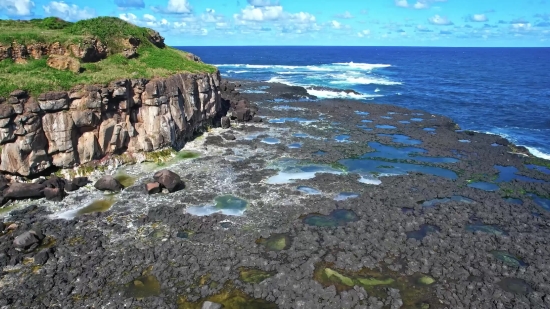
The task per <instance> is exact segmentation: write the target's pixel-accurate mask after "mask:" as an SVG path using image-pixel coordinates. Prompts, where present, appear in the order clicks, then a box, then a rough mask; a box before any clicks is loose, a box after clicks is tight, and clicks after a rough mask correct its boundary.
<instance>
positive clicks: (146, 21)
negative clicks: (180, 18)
mask: <svg viewBox="0 0 550 309" xmlns="http://www.w3.org/2000/svg"><path fill="white" fill-rule="evenodd" d="M118 17H119V18H120V19H122V20H125V21H127V22H129V23H132V24H134V25H137V26H142V27H149V28H157V29H163V30H165V29H166V28H167V27H168V26H171V25H172V26H173V27H176V23H173V24H171V23H170V22H169V21H167V20H166V19H164V18H163V19H161V20H160V21H159V20H157V18H156V17H155V16H153V15H151V14H143V17H142V18H139V17H137V16H136V15H135V14H132V13H123V14H120V15H118Z"/></svg>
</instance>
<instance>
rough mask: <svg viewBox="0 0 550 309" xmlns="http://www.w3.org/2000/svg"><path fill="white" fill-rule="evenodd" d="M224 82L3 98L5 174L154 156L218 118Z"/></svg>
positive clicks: (0, 121)
mask: <svg viewBox="0 0 550 309" xmlns="http://www.w3.org/2000/svg"><path fill="white" fill-rule="evenodd" d="M221 112H222V108H221V95H220V75H219V73H214V74H177V75H173V76H171V77H168V78H162V79H152V80H147V79H132V80H129V79H125V80H119V81H116V82H113V83H111V84H110V85H109V86H108V87H103V86H81V87H77V88H74V89H72V90H71V91H66V92H48V93H43V94H41V95H39V96H38V97H37V98H35V97H29V96H28V95H27V93H26V92H24V91H14V92H12V93H11V94H10V96H9V97H8V98H0V147H1V152H2V153H1V156H0V171H2V172H7V173H11V174H17V175H22V176H29V175H33V174H37V173H40V172H42V171H44V170H45V169H47V168H49V167H52V166H56V167H63V168H70V167H73V166H75V165H78V164H84V163H87V162H90V161H93V160H96V159H100V158H102V157H104V156H106V155H109V154H116V153H123V152H130V153H136V152H143V151H153V150H157V149H159V148H164V147H168V146H172V147H174V148H181V147H183V144H184V143H185V141H186V140H188V139H189V138H191V137H192V136H193V134H194V133H195V132H196V131H197V130H200V129H201V128H203V127H204V126H205V125H208V124H212V122H213V121H214V119H216V118H217V119H219V116H221V115H220V113H221Z"/></svg>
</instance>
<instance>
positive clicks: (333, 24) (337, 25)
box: [330, 20, 342, 29]
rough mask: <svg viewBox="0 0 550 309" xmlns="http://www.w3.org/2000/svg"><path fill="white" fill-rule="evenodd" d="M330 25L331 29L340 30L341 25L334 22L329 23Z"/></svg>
mask: <svg viewBox="0 0 550 309" xmlns="http://www.w3.org/2000/svg"><path fill="white" fill-rule="evenodd" d="M330 24H331V25H332V28H334V29H341V28H342V24H341V23H339V22H337V21H336V20H333V21H331V22H330Z"/></svg>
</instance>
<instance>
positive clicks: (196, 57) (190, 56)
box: [186, 53, 202, 62]
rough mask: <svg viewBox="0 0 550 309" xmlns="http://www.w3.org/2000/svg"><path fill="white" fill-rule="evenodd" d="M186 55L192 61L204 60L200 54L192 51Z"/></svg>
mask: <svg viewBox="0 0 550 309" xmlns="http://www.w3.org/2000/svg"><path fill="white" fill-rule="evenodd" d="M186 57H187V59H189V60H191V61H195V62H202V60H201V58H199V56H197V55H194V54H191V53H187V55H186Z"/></svg>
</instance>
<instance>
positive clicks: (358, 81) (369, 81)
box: [330, 76, 402, 86]
mask: <svg viewBox="0 0 550 309" xmlns="http://www.w3.org/2000/svg"><path fill="white" fill-rule="evenodd" d="M330 83H331V84H337V85H340V84H343V85H373V84H374V85H384V86H394V85H401V84H402V83H400V82H393V81H389V80H386V79H383V78H376V77H349V76H347V77H344V79H342V80H334V81H331V82H330Z"/></svg>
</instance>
